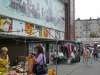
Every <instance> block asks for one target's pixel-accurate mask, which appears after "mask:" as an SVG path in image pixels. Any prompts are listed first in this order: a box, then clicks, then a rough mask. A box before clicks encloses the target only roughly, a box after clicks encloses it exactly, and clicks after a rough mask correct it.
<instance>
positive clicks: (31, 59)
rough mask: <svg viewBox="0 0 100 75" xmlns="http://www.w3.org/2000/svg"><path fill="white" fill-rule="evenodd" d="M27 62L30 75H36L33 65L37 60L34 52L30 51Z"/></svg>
mask: <svg viewBox="0 0 100 75" xmlns="http://www.w3.org/2000/svg"><path fill="white" fill-rule="evenodd" d="M27 63H28V75H34V74H33V65H34V64H36V62H35V56H34V55H33V53H29V55H28V57H27Z"/></svg>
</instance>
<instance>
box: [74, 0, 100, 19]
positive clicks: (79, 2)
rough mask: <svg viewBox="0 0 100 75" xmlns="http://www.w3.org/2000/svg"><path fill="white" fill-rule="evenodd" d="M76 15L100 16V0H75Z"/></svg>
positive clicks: (86, 16) (83, 16)
mask: <svg viewBox="0 0 100 75" xmlns="http://www.w3.org/2000/svg"><path fill="white" fill-rule="evenodd" d="M75 1H76V2H75V17H76V19H77V18H81V19H89V18H90V17H91V18H98V17H100V0H75Z"/></svg>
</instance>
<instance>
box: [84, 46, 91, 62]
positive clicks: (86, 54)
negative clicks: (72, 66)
mask: <svg viewBox="0 0 100 75" xmlns="http://www.w3.org/2000/svg"><path fill="white" fill-rule="evenodd" d="M89 57H90V52H89V49H88V48H86V47H85V48H84V51H83V63H86V64H87V63H88V60H89Z"/></svg>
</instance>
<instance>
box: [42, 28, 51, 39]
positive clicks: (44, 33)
mask: <svg viewBox="0 0 100 75" xmlns="http://www.w3.org/2000/svg"><path fill="white" fill-rule="evenodd" d="M48 34H49V33H48V29H47V28H45V27H42V37H43V38H48Z"/></svg>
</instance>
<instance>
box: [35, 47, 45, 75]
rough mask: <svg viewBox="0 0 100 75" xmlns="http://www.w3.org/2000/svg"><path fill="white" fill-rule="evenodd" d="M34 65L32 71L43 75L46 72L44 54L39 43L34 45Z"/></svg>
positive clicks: (37, 74)
mask: <svg viewBox="0 0 100 75" xmlns="http://www.w3.org/2000/svg"><path fill="white" fill-rule="evenodd" d="M36 51H37V53H36V62H37V64H36V66H35V67H34V68H33V71H34V72H35V74H36V75H45V74H46V73H47V66H46V56H45V54H44V51H43V47H42V46H41V45H38V46H36Z"/></svg>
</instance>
